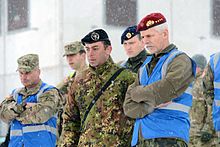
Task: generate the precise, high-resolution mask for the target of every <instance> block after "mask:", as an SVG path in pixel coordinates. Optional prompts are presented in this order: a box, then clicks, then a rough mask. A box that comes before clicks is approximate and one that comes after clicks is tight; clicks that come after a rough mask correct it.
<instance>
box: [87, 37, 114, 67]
mask: <svg viewBox="0 0 220 147" xmlns="http://www.w3.org/2000/svg"><path fill="white" fill-rule="evenodd" d="M85 48H86V55H87V60H88V62H89V64H90V65H91V66H92V67H98V66H100V65H102V64H104V63H105V62H106V61H107V60H108V58H109V55H110V53H111V46H108V47H105V46H104V44H103V42H101V41H99V42H95V43H91V44H85Z"/></svg>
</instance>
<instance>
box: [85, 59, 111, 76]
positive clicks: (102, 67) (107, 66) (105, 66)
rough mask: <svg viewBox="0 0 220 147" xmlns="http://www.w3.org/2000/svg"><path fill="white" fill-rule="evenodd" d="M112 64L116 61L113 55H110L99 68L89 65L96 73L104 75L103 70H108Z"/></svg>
mask: <svg viewBox="0 0 220 147" xmlns="http://www.w3.org/2000/svg"><path fill="white" fill-rule="evenodd" d="M112 65H114V61H113V60H112V58H111V56H109V58H108V60H107V61H106V62H105V63H104V64H102V65H100V66H99V67H97V68H94V67H92V66H89V69H90V71H91V72H92V73H94V74H97V75H102V74H103V72H105V71H107V70H108V69H109V68H110V67H112Z"/></svg>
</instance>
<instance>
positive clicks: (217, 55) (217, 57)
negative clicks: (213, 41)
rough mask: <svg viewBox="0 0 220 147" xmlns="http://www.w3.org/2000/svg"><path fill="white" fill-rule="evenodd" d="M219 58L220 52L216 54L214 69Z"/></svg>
mask: <svg viewBox="0 0 220 147" xmlns="http://www.w3.org/2000/svg"><path fill="white" fill-rule="evenodd" d="M219 58H220V53H216V54H215V55H214V61H213V62H214V69H215V68H216V65H217V63H218V60H219Z"/></svg>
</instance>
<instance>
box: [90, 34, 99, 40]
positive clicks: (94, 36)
mask: <svg viewBox="0 0 220 147" xmlns="http://www.w3.org/2000/svg"><path fill="white" fill-rule="evenodd" d="M91 38H92V40H94V41H97V40H99V34H98V33H96V32H93V33H92V34H91Z"/></svg>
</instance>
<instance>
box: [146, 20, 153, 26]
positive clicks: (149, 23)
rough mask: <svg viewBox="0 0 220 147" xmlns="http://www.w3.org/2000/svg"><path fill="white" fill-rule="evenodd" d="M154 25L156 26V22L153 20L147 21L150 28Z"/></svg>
mask: <svg viewBox="0 0 220 147" xmlns="http://www.w3.org/2000/svg"><path fill="white" fill-rule="evenodd" d="M153 24H154V21H153V20H149V21H147V23H146V26H147V27H149V26H151V25H153Z"/></svg>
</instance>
